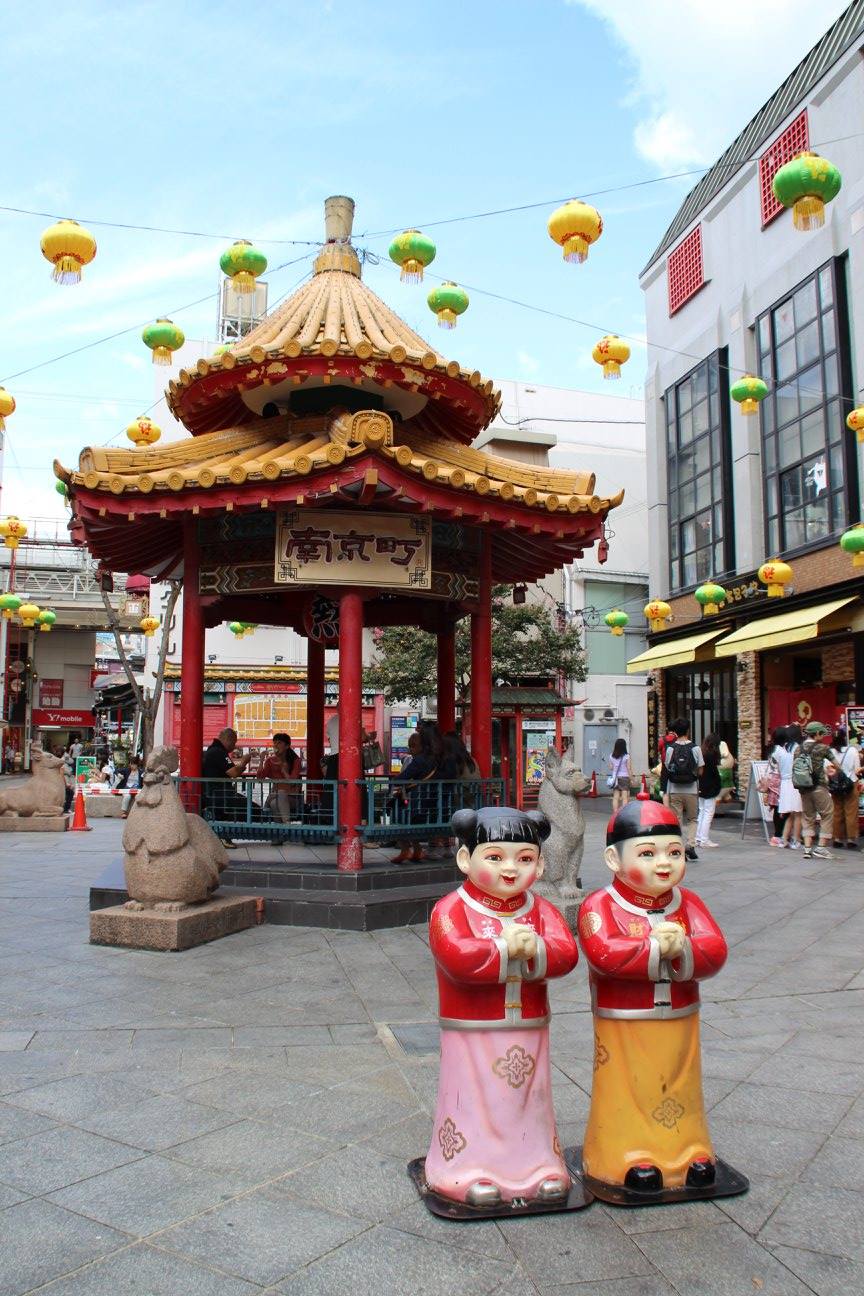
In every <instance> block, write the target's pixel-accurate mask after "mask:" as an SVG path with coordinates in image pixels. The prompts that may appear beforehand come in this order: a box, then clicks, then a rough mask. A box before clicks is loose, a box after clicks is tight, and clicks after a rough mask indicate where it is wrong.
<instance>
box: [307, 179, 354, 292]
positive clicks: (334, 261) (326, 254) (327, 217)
mask: <svg viewBox="0 0 864 1296" xmlns="http://www.w3.org/2000/svg"><path fill="white" fill-rule="evenodd" d="M353 224H354V199H353V198H345V197H344V196H343V195H341V194H337V195H336V196H334V197H332V198H325V199H324V237H325V239H326V240H327V241H326V242H325V244H324V246H323V248H322V249H321V251H320V252H319V253H318V256H317V257H316V258H315V262H314V265H313V270H314V272H315V274H321V273H322V272H323V271H325V270H342V271H344V272H345V273H346V274H352V275H356V276H357V278H358V279H359V278H360V258H359V257H358V256H357V253H356V252H355V251H354V249H353V247H352V246H351V229H352V226H353Z"/></svg>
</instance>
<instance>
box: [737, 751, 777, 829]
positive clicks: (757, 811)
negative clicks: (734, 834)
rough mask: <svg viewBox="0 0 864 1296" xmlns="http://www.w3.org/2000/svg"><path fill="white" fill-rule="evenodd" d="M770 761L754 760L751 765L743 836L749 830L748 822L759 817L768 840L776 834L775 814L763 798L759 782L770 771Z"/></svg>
mask: <svg viewBox="0 0 864 1296" xmlns="http://www.w3.org/2000/svg"><path fill="white" fill-rule="evenodd" d="M769 766H770V761H753V762H752V764H751V766H750V779H749V781H748V783H747V796H746V797H745V799H744V814H743V817H742V819H741V836H742V837H743V836H744V834H745V832H746V831H747V824H748V823H749V822H751V821H752V820H753V819H758V820H759V821H760V822H761V824H762V829H763V831H764V833H765V840H766V842H770V840H771V838H772V836H773V835H774V816H773V814H772V812H771V810H770V808H769V807H768V806H767V805H766V804H765V802H764V801H763V799H762V794H761V792H760V791H759V788H758V784H759V781H760V779H763V778H765V776H766V775H767V773H768V769H769Z"/></svg>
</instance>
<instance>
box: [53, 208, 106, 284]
mask: <svg viewBox="0 0 864 1296" xmlns="http://www.w3.org/2000/svg"><path fill="white" fill-rule="evenodd" d="M39 246H40V247H41V248H42V255H43V256H44V258H45V260H46V261H50V262H51V263H52V265H53V266H54V272H53V274H52V276H51V278H52V279H53V280H54V282H55V283H61V284H76V283H79V282H80V280H81V271H82V269H83V267H84V266H85V265H89V264H90V262H91V261H92V260H93V258H94V257H95V255H96V240H95V239H94V237H93V235H92V234H91V233H90V231H89V230H87V229H85V228H84V226H83V225H79V224H78V222H77V221H74V220H61V221H58V222H57V224H56V225H50V226H49V227H48V229H47V230H46V231H45V233H44V234H43V235H42V240H41V242H40V245H39Z"/></svg>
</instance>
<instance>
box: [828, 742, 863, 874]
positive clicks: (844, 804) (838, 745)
mask: <svg viewBox="0 0 864 1296" xmlns="http://www.w3.org/2000/svg"><path fill="white" fill-rule="evenodd" d="M831 764H832V766H833V770H834V772H833V774H831V775H830V776H829V778H828V791H829V792H830V793H831V800H832V801H833V802H834V825H833V837H834V841H833V845H834V846H835V847H837V848H838V849H842V847H844V846H845V847H846V848H847V850H860V847H859V845H858V778H859V775H860V772H861V753H860V752H859V750H858V748H857V747H851V746H850V745H849V742H848V740H847V735H846V730H845V729H838V730H837V732H836V733H835V735H834V740H833V743H832V746H831Z"/></svg>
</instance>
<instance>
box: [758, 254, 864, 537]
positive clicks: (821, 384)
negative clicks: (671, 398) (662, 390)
mask: <svg viewBox="0 0 864 1296" xmlns="http://www.w3.org/2000/svg"><path fill="white" fill-rule="evenodd" d="M838 288H840V289H842V284H840V283H838V276H837V274H836V272H835V263H829V264H828V265H825V266H823V267H822V268H821V270H818V271H816V273H815V274H813V275H811V276H810V278H809V279H805V280H804V282H803V283H802V284H800V285H799V286H798V287H797V288H796V289H795V291H794V292H793V293H791V294H790V295H789V296H788V297H786V298H784V299H783V300H782V301H780V302H778V303H777V304H776V305H775V306H772V307H771V309H770V310H768V311H766V312H765V314H764V315H761V316H760V317H759V319H758V321H757V326H756V333H757V341H758V348H759V372H760V374H761V375H762V377H763V378H764V379H765V381H766V382H767V383H768V385H769V388H770V391H769V394H768V396H766V398H765V400H764V401H763V402H762V405H761V407H760V417H761V420H762V452H763V471H764V479H765V517H766V544H767V547H768V551H769V554H780V553H788V552H789V551H790V550H794V549H801V548H804V547H806V546H808V545H813V544H818V543H819V541H821V540H824V539H826V538H827V537H828V536H831V535H834V534H835V533H836V532H838V531H842V530H843V529H844V528H845V527H846V526H847V525H848V518H849V515H850V502H852V503H856V502H857V501H852V500H851V496H852V494H853V492H854V482H853V480H852V479H854V477H855V473H854V472H851V473H850V474H848V476H849V478H850V484H849V489H848V490H847V488H846V487H845V485H844V483H845V482H846V479H847V473H846V449H847V439H848V438H847V433H846V427H845V423H844V419H843V407H842V404H841V363H840V351H841V344H843V345H845V343H844V339H846V340H848V328H849V325H848V320H847V318H846V311H845V302H844V300H842V298H843V293H842V291H841V292H838ZM842 394H843V395H848V394H849V393H848V392H843V393H842Z"/></svg>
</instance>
